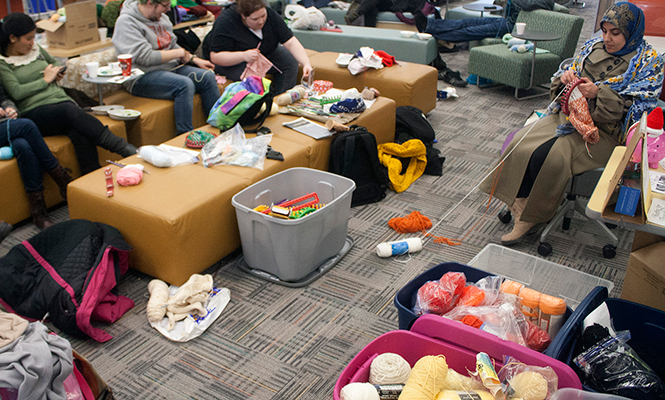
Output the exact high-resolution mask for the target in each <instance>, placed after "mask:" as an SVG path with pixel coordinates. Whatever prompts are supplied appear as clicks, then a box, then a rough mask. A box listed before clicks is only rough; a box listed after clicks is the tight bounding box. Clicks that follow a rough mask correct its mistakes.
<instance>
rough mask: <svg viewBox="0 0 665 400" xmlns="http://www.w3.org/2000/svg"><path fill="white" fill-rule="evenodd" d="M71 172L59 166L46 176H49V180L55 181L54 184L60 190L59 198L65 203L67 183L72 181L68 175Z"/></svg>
mask: <svg viewBox="0 0 665 400" xmlns="http://www.w3.org/2000/svg"><path fill="white" fill-rule="evenodd" d="M69 172H71V171H70V170H69V169H67V168H63V167H62V166H61V165H60V164H58V166H57V167H55V169H54V170H53V171H50V172H49V173H48V174H49V175H51V178H53V180H54V181H55V184H56V185H58V187H59V188H60V196H62V198H63V199H64V200H65V201H67V185H68V184H69V182H71V181H73V179H72V177H71V176H70V175H69Z"/></svg>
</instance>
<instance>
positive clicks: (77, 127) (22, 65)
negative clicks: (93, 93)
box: [0, 13, 136, 174]
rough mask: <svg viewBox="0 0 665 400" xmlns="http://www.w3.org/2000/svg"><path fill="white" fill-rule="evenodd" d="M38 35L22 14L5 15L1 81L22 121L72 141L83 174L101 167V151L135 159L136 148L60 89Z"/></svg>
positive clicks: (57, 69)
mask: <svg viewBox="0 0 665 400" xmlns="http://www.w3.org/2000/svg"><path fill="white" fill-rule="evenodd" d="M36 30H37V27H36V26H35V23H34V21H33V20H32V18H30V17H29V16H27V15H26V14H23V13H11V14H9V15H7V16H6V17H5V18H4V19H3V20H2V24H1V28H0V79H2V84H3V86H4V87H5V89H6V90H7V93H8V94H9V96H10V97H11V98H12V99H13V100H14V101H15V102H16V105H17V106H18V111H19V112H20V113H21V116H22V117H24V118H27V119H30V120H32V121H33V122H34V123H35V124H36V125H37V127H38V128H39V131H40V132H41V134H42V135H43V136H55V135H66V136H68V137H69V138H70V139H71V141H72V143H73V144H74V149H75V151H76V157H77V159H78V162H79V165H80V167H81V173H82V174H87V173H88V172H90V171H93V170H95V169H97V168H100V165H99V160H98V156H97V146H101V147H103V148H105V149H107V150H109V151H112V152H114V153H117V154H120V155H121V156H123V157H129V156H131V155H133V154H136V147H134V146H132V145H131V144H129V143H127V142H126V141H125V139H123V138H121V137H118V136H115V135H114V134H113V133H111V131H110V130H109V129H108V128H107V127H106V126H104V125H102V123H101V122H100V121H99V120H98V119H97V118H95V117H93V116H92V115H90V114H88V113H86V112H85V111H83V110H82V109H81V108H79V106H78V105H77V104H76V103H75V102H74V100H72V99H71V98H70V97H69V96H67V94H65V91H64V90H63V89H62V88H61V87H60V86H58V84H57V83H58V82H59V81H60V80H61V79H62V78H63V77H64V73H63V71H62V67H58V66H55V63H56V60H55V59H54V58H53V57H51V55H49V54H48V53H47V52H46V51H45V50H44V49H42V48H41V47H40V46H39V45H38V44H36V43H35V34H36Z"/></svg>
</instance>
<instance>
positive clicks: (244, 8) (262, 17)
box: [203, 0, 312, 95]
mask: <svg viewBox="0 0 665 400" xmlns="http://www.w3.org/2000/svg"><path fill="white" fill-rule="evenodd" d="M203 58H205V59H207V60H210V61H212V62H213V63H214V64H215V65H216V67H215V72H216V73H217V74H219V75H224V76H226V78H227V79H230V80H233V81H238V80H240V77H241V75H242V73H243V72H244V71H245V67H246V66H247V65H248V64H250V65H251V66H256V65H257V64H263V65H267V67H268V68H269V70H268V68H266V70H267V71H268V73H269V74H271V75H272V76H273V80H272V85H271V91H272V92H273V93H274V94H276V95H277V94H280V93H283V92H285V91H287V90H289V89H291V88H292V87H294V86H295V85H296V83H297V77H298V64H300V65H302V69H303V78H308V77H309V74H310V73H311V71H312V65H311V63H310V62H309V57H308V56H307V53H306V52H305V48H304V47H302V44H300V42H299V41H298V39H297V38H296V37H295V36H293V32H291V29H289V27H288V26H286V23H285V22H284V20H283V19H282V17H280V16H279V15H278V14H277V12H275V11H274V10H273V9H272V8H270V7H268V6H267V3H266V1H265V0H238V1H236V3H235V4H232V5H231V6H230V7H229V8H227V9H226V10H224V11H223V12H222V14H221V15H220V16H219V18H217V20H215V25H213V27H212V31H210V33H209V34H208V35H207V36H206V37H205V39H204V40H203ZM266 59H267V60H266ZM270 63H272V66H270ZM254 69H259V68H256V67H255V68H254ZM254 75H257V74H254Z"/></svg>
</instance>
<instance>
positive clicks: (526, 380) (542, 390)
mask: <svg viewBox="0 0 665 400" xmlns="http://www.w3.org/2000/svg"><path fill="white" fill-rule="evenodd" d="M510 386H511V387H512V388H513V389H515V396H516V397H521V398H522V400H545V398H546V397H547V379H545V377H544V376H542V375H541V374H539V373H538V372H534V371H524V372H520V373H519V374H517V375H515V377H514V378H513V379H512V380H511V381H510Z"/></svg>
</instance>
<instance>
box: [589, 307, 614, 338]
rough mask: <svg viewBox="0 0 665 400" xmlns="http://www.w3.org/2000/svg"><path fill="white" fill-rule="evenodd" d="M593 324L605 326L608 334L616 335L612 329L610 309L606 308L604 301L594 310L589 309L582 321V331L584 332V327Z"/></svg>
mask: <svg viewBox="0 0 665 400" xmlns="http://www.w3.org/2000/svg"><path fill="white" fill-rule="evenodd" d="M593 324H598V325H601V326H604V327H605V328H607V330H609V331H610V335H612V336H616V333H615V332H614V329H612V317H611V316H610V310H609V309H608V308H607V304H605V302H603V304H601V305H599V306H598V307H596V309H595V310H593V311H591V312H590V313H589V315H587V316H586V318H584V322H583V323H582V326H583V328H582V332H584V329H586V328H587V327H589V326H591V325H593Z"/></svg>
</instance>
